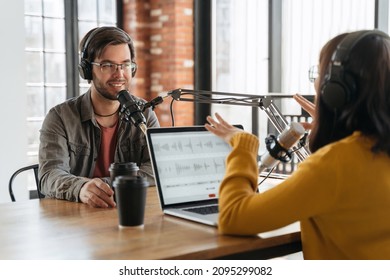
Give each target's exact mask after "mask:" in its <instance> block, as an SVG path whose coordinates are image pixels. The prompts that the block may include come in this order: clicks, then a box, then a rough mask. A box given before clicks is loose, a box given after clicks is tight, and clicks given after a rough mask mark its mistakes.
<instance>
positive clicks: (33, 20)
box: [24, 16, 43, 50]
mask: <svg viewBox="0 0 390 280" xmlns="http://www.w3.org/2000/svg"><path fill="white" fill-rule="evenodd" d="M24 26H25V29H26V48H35V49H40V50H43V34H42V18H41V17H31V16H25V17H24Z"/></svg>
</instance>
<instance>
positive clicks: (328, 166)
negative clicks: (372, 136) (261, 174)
mask: <svg viewBox="0 0 390 280" xmlns="http://www.w3.org/2000/svg"><path fill="white" fill-rule="evenodd" d="M372 143H373V142H372V141H370V140H368V139H367V138H365V137H363V136H362V135H361V134H360V133H358V132H355V133H354V134H353V135H351V136H349V137H347V138H345V139H343V140H341V141H338V142H336V143H333V144H330V145H327V146H326V147H323V148H322V149H320V150H318V151H317V152H316V153H314V154H312V155H311V156H309V157H308V158H307V159H306V160H305V161H304V162H303V163H301V164H300V165H299V167H298V169H297V170H296V171H295V172H294V173H293V174H292V175H291V176H290V177H289V178H288V179H286V180H285V181H284V182H282V183H281V184H279V185H277V186H276V187H274V188H273V189H271V190H268V191H266V192H264V193H261V194H258V193H255V190H256V189H257V180H258V172H257V160H256V159H257V152H258V147H259V141H258V139H257V137H255V136H253V135H251V134H248V133H238V134H236V135H235V136H234V137H233V138H232V139H231V142H230V144H231V146H232V147H233V150H232V152H231V154H230V155H229V156H228V158H227V170H226V175H225V177H224V180H223V182H222V184H221V188H220V200H219V201H220V202H219V203H220V205H219V207H220V216H219V226H218V227H219V231H220V232H221V233H223V234H239V235H254V234H257V233H261V232H265V231H269V230H273V229H276V228H279V227H282V226H286V225H288V224H291V223H293V222H296V221H300V222H301V236H302V244H303V254H304V257H305V259H390V157H388V156H386V155H384V154H373V153H372V152H371V151H370V148H371V146H372Z"/></svg>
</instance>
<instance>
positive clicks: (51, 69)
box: [45, 53, 66, 84]
mask: <svg viewBox="0 0 390 280" xmlns="http://www.w3.org/2000/svg"><path fill="white" fill-rule="evenodd" d="M45 77H46V79H45V82H46V83H63V84H65V83H66V69H65V54H57V53H46V54H45Z"/></svg>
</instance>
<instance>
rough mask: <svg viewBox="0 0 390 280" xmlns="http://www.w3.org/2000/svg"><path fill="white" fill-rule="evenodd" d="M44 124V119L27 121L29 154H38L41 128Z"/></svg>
mask: <svg viewBox="0 0 390 280" xmlns="http://www.w3.org/2000/svg"><path fill="white" fill-rule="evenodd" d="M41 126H42V120H32V121H27V136H28V138H27V145H28V154H29V155H33V154H38V148H39V130H40V129H41Z"/></svg>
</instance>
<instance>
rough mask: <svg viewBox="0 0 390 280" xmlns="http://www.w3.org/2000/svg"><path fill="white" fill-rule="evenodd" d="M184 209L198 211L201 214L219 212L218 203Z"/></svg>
mask: <svg viewBox="0 0 390 280" xmlns="http://www.w3.org/2000/svg"><path fill="white" fill-rule="evenodd" d="M183 210H184V211H188V212H193V213H198V214H201V215H208V214H216V213H218V205H208V206H203V207H194V208H186V209H183Z"/></svg>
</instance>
